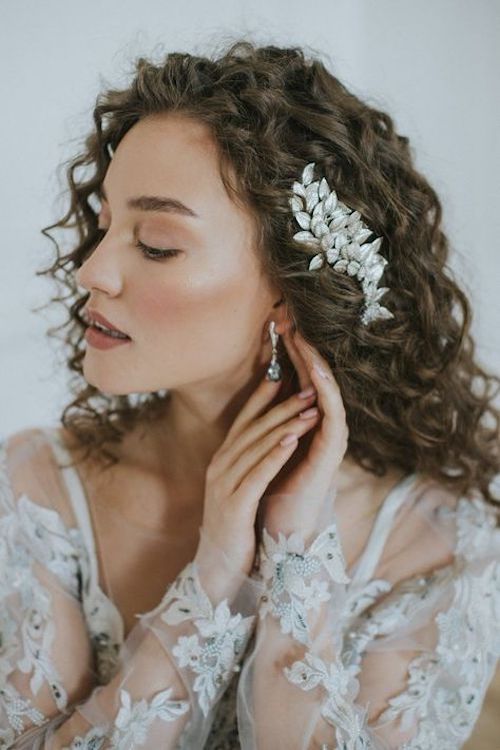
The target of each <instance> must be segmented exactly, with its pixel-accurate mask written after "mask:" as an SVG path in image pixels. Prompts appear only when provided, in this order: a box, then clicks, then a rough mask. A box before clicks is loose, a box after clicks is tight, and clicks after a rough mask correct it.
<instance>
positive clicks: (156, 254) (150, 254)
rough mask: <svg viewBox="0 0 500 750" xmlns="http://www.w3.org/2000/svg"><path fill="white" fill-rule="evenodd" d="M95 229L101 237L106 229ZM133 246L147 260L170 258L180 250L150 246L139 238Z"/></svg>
mask: <svg viewBox="0 0 500 750" xmlns="http://www.w3.org/2000/svg"><path fill="white" fill-rule="evenodd" d="M97 231H98V232H99V233H100V236H101V239H102V238H103V237H104V235H105V234H106V232H107V231H108V230H107V229H103V228H100V227H98V228H97ZM135 246H136V247H137V248H139V250H141V252H142V254H143V255H144V257H145V258H147V259H148V260H159V259H161V258H171V257H175V256H176V255H179V254H180V253H181V252H182V251H181V250H178V249H176V248H159V247H151V246H150V245H146V244H145V243H144V242H141V240H139V239H138V240H136V242H135Z"/></svg>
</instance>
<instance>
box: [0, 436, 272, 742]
mask: <svg viewBox="0 0 500 750" xmlns="http://www.w3.org/2000/svg"><path fill="white" fill-rule="evenodd" d="M14 455H15V456H16V461H14V458H13V456H14ZM18 458H19V451H17V452H16V451H13V452H12V454H11V455H9V454H8V452H7V450H6V444H5V442H4V441H2V442H0V461H1V465H0V532H1V533H0V600H1V608H0V612H1V614H0V635H1V639H0V717H1V722H0V727H1V728H0V747H2V748H5V749H7V748H11V747H12V748H44V750H49V749H50V750H53V749H55V748H58V749H60V748H66V749H69V748H71V750H75V749H76V748H78V749H79V750H83V749H84V748H85V749H88V750H90V748H92V750H98V749H100V748H120V750H125V749H126V748H136V747H143V748H158V747H162V748H169V747H171V748H174V747H175V748H178V747H179V748H180V747H183V748H195V747H200V748H201V747H203V746H204V742H205V738H206V736H207V735H208V733H209V730H210V726H211V723H212V719H213V716H214V711H215V707H216V705H217V703H218V701H219V700H220V698H221V696H222V694H223V693H224V691H225V689H226V687H227V685H228V683H229V681H230V680H231V678H232V676H233V675H234V672H235V671H238V669H239V664H240V662H241V659H242V657H243V654H244V651H245V648H246V645H247V642H248V640H249V638H250V635H251V632H252V629H253V627H254V624H255V620H256V614H255V613H256V602H257V599H258V596H259V594H260V586H259V584H258V583H257V582H256V581H254V580H252V578H250V577H248V578H247V577H246V576H243V575H239V574H238V573H235V572H234V570H233V569H232V567H231V565H230V561H229V560H227V559H226V558H225V557H224V555H223V553H221V552H220V551H219V550H217V549H215V548H213V547H211V548H210V543H209V540H205V541H206V548H210V549H212V553H213V554H212V557H211V558H210V563H208V562H207V560H208V557H207V556H206V555H205V556H204V557H203V562H201V558H200V559H197V557H195V558H194V560H193V561H191V562H190V563H188V564H187V565H186V567H185V568H184V569H183V570H182V571H181V572H180V574H179V575H178V577H177V578H176V580H175V581H173V582H172V584H171V585H170V586H168V588H167V590H166V592H165V594H164V596H163V598H162V600H161V601H160V602H159V604H158V605H157V607H155V609H154V610H151V611H150V612H147V613H145V614H143V615H140V616H139V618H140V619H139V621H138V622H137V624H136V625H135V626H134V627H133V629H132V630H131V632H130V633H129V636H128V637H127V639H126V640H125V643H124V644H123V647H122V648H123V650H122V652H121V655H120V665H119V669H118V671H117V672H116V674H115V675H114V676H113V678H112V679H111V680H110V681H109V682H108V684H106V685H96V681H95V670H94V664H93V653H92V648H91V641H90V639H89V634H88V632H87V628H86V621H85V617H84V614H83V610H82V606H81V602H80V598H79V587H80V580H79V572H78V571H79V567H78V545H77V544H76V539H75V537H74V535H73V533H72V532H76V529H72V530H71V531H70V529H68V528H67V526H66V524H65V523H64V521H63V519H62V517H61V514H60V513H59V512H57V511H56V510H55V509H54V508H53V507H48V505H49V504H50V502H51V501H50V498H49V494H48V492H47V490H48V488H47V487H44V485H43V480H42V475H40V484H39V494H38V497H37V498H36V500H35V499H33V497H29V496H28V495H27V494H26V492H21V491H20V492H14V490H13V486H14V485H17V486H18V487H21V486H22V484H23V481H25V478H26V473H24V474H23V476H22V477H21V474H20V473H19V472H20V471H21V470H23V469H24V471H25V472H26V469H27V467H28V460H24V461H18V460H17V459H18ZM14 463H17V466H14ZM31 468H32V467H31ZM51 489H54V488H51ZM31 494H32V495H33V494H34V492H32V493H31ZM44 502H45V503H47V505H44Z"/></svg>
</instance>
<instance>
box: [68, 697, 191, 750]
mask: <svg viewBox="0 0 500 750" xmlns="http://www.w3.org/2000/svg"><path fill="white" fill-rule="evenodd" d="M171 693H172V688H167V689H166V690H162V691H160V692H159V693H156V695H155V696H153V698H152V699H151V701H150V702H149V703H148V702H147V701H146V699H145V698H142V699H141V700H139V701H137V702H136V703H132V699H131V697H130V693H129V692H128V691H127V690H123V689H122V690H120V700H121V706H120V710H119V711H118V714H117V716H116V719H115V722H114V730H113V734H112V735H111V742H110V745H109V747H110V748H112V749H113V750H134V748H135V747H141V746H142V745H144V744H145V743H146V741H147V738H148V730H149V728H150V726H151V724H152V723H153V722H154V721H155V719H161V720H162V721H174V720H175V719H176V718H177V717H178V716H181V715H182V714H185V713H186V712H187V711H189V701H179V700H170V695H171ZM106 736H107V735H106V733H105V731H104V729H102V728H101V727H93V728H92V729H90V730H89V731H88V732H87V734H86V735H85V737H76V738H75V739H74V740H73V742H72V743H71V745H70V746H69V747H66V748H63V750H100V748H101V747H102V746H103V743H104V740H105V738H106Z"/></svg>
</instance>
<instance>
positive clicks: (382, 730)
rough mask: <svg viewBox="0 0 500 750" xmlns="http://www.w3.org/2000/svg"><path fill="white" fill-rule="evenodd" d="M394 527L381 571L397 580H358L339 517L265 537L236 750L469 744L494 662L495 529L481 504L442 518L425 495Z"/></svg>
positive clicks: (498, 560)
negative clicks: (307, 530)
mask: <svg viewBox="0 0 500 750" xmlns="http://www.w3.org/2000/svg"><path fill="white" fill-rule="evenodd" d="M429 501H430V502H429ZM400 521H401V522H400V524H399V526H398V530H397V531H395V533H394V534H393V536H392V537H390V542H391V544H389V548H388V552H387V555H386V557H385V560H384V561H383V563H382V565H381V566H379V568H378V570H379V571H382V570H384V567H383V566H385V570H387V571H389V570H392V571H395V570H396V571H398V570H399V572H400V576H401V577H400V578H399V579H398V580H396V581H394V582H391V581H390V580H388V578H389V576H388V577H387V578H385V577H384V578H382V577H378V576H377V577H374V578H370V579H369V580H364V581H363V580H361V581H358V582H357V583H356V582H355V581H353V579H352V577H351V575H349V573H348V570H347V567H346V564H345V559H344V553H343V547H342V544H341V540H340V537H339V532H338V529H337V525H336V523H335V520H334V519H333V520H332V521H331V523H329V524H328V525H326V526H325V528H324V529H323V530H322V531H321V532H320V533H318V534H316V535H315V536H313V537H312V538H310V539H307V540H306V539H304V538H303V537H302V536H301V534H300V533H298V532H293V533H290V534H284V533H281V532H280V531H279V530H276V529H273V533H271V532H270V530H268V529H267V528H266V529H264V530H263V535H262V543H261V547H260V558H261V563H260V574H261V578H262V581H263V583H264V586H265V592H264V594H263V598H262V600H261V603H260V606H259V612H258V621H257V626H256V633H255V642H254V644H253V647H252V649H251V652H250V653H248V655H247V656H246V657H245V661H244V664H243V666H242V671H241V674H240V679H239V684H238V711H239V727H240V740H241V747H242V750H255V749H256V748H258V750H278V749H280V748H287V750H306V748H307V749H308V750H309V749H311V748H318V749H319V750H333V748H339V750H340V748H342V750H365V749H368V748H371V749H373V750H393V749H394V750H395V749H396V748H398V749H399V750H436V748H439V749H440V750H457V749H458V748H461V747H462V746H463V744H464V742H465V741H466V740H467V739H468V737H469V736H470V734H471V733H472V729H473V726H474V724H475V722H476V720H477V718H478V716H479V713H480V709H481V705H482V702H483V698H484V695H485V692H486V689H487V687H488V684H489V683H490V681H491V679H492V677H493V674H494V670H495V667H496V661H497V658H498V656H499V654H500V637H499V636H500V544H499V542H500V530H499V529H497V528H495V518H494V514H493V513H492V512H491V513H490V512H489V511H488V510H487V506H486V503H485V502H484V501H480V500H479V499H477V498H476V499H466V498H460V499H459V501H458V502H457V503H456V504H455V506H454V507H450V506H447V505H446V504H444V505H442V507H439V500H438V498H434V502H433V497H432V493H431V494H430V495H428V496H427V498H426V497H425V496H423V497H421V498H420V499H419V505H416V507H415V508H413V509H412V512H411V513H408V514H407V515H406V516H405V517H404V520H402V519H400ZM405 524H406V525H405ZM405 539H406V540H407V541H406V545H405V544H404V543H403V542H404V540H405ZM438 549H439V552H438ZM447 552H448V553H449V554H446V553H447ZM433 558H434V559H437V558H441V559H442V560H446V558H447V562H446V564H441V565H438V566H435V565H434V566H433V565H432V560H433ZM429 566H430V567H429ZM410 571H411V572H410Z"/></svg>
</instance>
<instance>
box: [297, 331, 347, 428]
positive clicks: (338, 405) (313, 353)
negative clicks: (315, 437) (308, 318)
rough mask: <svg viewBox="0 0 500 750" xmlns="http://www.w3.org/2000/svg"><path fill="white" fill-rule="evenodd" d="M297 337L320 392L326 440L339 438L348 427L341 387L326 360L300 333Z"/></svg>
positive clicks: (319, 404)
mask: <svg viewBox="0 0 500 750" xmlns="http://www.w3.org/2000/svg"><path fill="white" fill-rule="evenodd" d="M295 336H296V346H297V349H298V350H299V351H300V352H301V354H302V356H303V359H304V361H305V362H306V365H307V368H308V372H309V377H310V378H311V380H312V383H313V385H314V387H315V388H316V390H317V392H318V406H319V407H320V408H321V409H322V411H323V414H324V416H325V417H326V419H324V420H323V421H322V424H321V432H322V435H323V436H324V437H325V438H326V440H332V439H334V437H337V438H338V437H339V435H340V434H341V433H343V431H344V428H345V426H346V415H345V408H344V402H343V399H342V394H341V392H340V388H339V385H338V383H337V381H336V380H335V378H334V376H333V373H332V370H331V368H330V365H329V364H328V362H327V361H326V359H325V358H324V357H322V356H321V354H320V353H319V352H318V351H317V349H315V348H314V347H312V346H311V345H310V344H309V343H308V342H307V341H305V339H304V338H303V337H302V336H301V335H300V333H299V332H298V331H297V332H296V334H295ZM317 367H319V370H318V369H316V368H317ZM321 373H323V375H322V374H321Z"/></svg>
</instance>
